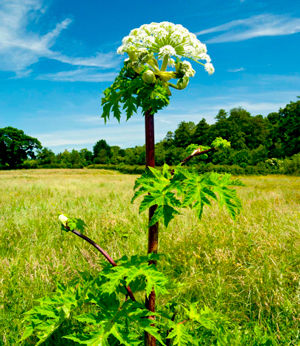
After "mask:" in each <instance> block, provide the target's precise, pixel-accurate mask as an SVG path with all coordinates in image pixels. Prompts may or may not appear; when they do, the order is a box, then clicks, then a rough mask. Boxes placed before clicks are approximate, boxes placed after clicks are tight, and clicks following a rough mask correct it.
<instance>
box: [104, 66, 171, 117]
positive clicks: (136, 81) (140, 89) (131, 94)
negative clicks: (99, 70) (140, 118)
mask: <svg viewBox="0 0 300 346" xmlns="http://www.w3.org/2000/svg"><path fill="white" fill-rule="evenodd" d="M145 70H146V69H145ZM121 104H122V105H123V108H122V109H123V110H124V111H125V112H126V116H127V120H128V119H130V118H131V117H132V115H133V113H136V112H137V109H138V108H139V107H141V109H142V112H143V114H145V112H146V111H148V110H150V111H151V113H152V114H154V113H157V112H158V111H159V110H160V109H162V108H163V107H165V106H167V105H168V104H169V95H168V91H167V89H166V88H165V87H164V86H163V82H162V81H160V80H159V79H158V80H157V81H156V83H153V84H148V83H145V82H144V81H143V79H142V73H141V74H137V73H135V72H134V71H133V70H132V69H130V68H127V67H126V66H124V67H123V68H122V69H121V71H120V74H119V76H118V77H117V78H116V79H115V81H114V83H113V84H112V85H111V86H110V87H109V88H107V89H106V90H105V91H104V97H103V98H102V106H103V114H102V116H101V117H102V118H104V121H105V122H106V121H107V120H108V119H109V117H110V113H111V112H112V113H113V116H114V117H115V118H116V119H117V120H118V121H120V119H121Z"/></svg>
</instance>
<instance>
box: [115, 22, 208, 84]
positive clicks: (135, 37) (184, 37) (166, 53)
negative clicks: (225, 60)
mask: <svg viewBox="0 0 300 346" xmlns="http://www.w3.org/2000/svg"><path fill="white" fill-rule="evenodd" d="M117 52H118V54H124V53H127V54H128V56H129V59H130V61H131V65H128V67H131V68H132V69H133V70H134V71H135V72H136V73H138V74H140V73H141V72H142V71H144V67H147V68H148V69H151V70H152V71H153V73H155V77H156V78H155V79H153V81H155V80H156V79H157V78H160V79H161V80H163V81H166V80H169V79H170V78H171V77H172V78H177V79H180V80H181V82H180V84H181V87H180V89H182V87H183V85H187V84H188V83H186V82H185V83H182V79H183V78H184V79H185V80H186V78H190V77H193V76H194V75H195V70H193V68H192V65H191V64H190V62H188V61H182V60H181V59H182V58H188V59H191V60H192V61H195V62H197V63H199V64H201V65H203V66H204V67H205V70H206V71H207V72H208V73H209V74H212V73H213V72H214V67H213V65H212V64H211V59H210V56H209V55H208V54H207V49H206V45H205V44H203V43H201V42H200V41H199V40H198V38H197V36H196V35H195V34H193V33H190V32H189V31H188V30H187V29H186V28H184V27H183V26H182V25H180V24H177V25H176V24H173V23H170V22H161V23H151V24H144V25H142V26H141V27H139V28H137V29H133V30H131V32H130V34H129V35H128V36H126V37H124V38H123V40H122V45H121V46H120V47H119V48H118V51H117ZM173 58H175V59H176V61H175V60H174V59H173ZM158 60H162V63H161V66H160V68H159V65H158ZM201 61H204V63H202V62H201ZM168 66H169V67H175V69H176V73H178V76H176V74H174V71H166V70H167V67H168ZM161 72H163V74H161ZM169 72H170V73H172V75H171V74H170V78H169V77H168V76H167V75H166V73H169ZM162 76H163V77H162ZM145 82H146V81H145ZM146 83H149V82H148V80H147V82H146ZM168 86H172V87H174V85H173V84H170V83H169V84H168Z"/></svg>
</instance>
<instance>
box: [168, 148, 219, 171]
mask: <svg viewBox="0 0 300 346" xmlns="http://www.w3.org/2000/svg"><path fill="white" fill-rule="evenodd" d="M216 150H217V149H216V148H210V149H207V150H203V151H200V149H197V150H195V151H194V152H193V153H192V154H191V155H189V156H188V157H186V158H185V159H183V160H182V161H181V162H180V165H181V166H183V165H185V164H186V163H187V162H188V161H190V160H191V159H192V158H193V157H195V156H199V155H203V154H207V153H210V152H212V151H216ZM171 174H172V175H173V174H174V169H172V171H171Z"/></svg>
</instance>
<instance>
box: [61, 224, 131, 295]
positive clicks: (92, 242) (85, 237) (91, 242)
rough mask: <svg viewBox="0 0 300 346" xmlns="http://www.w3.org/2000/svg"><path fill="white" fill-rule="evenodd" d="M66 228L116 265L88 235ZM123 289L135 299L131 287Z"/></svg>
mask: <svg viewBox="0 0 300 346" xmlns="http://www.w3.org/2000/svg"><path fill="white" fill-rule="evenodd" d="M66 228H68V229H69V230H70V231H71V232H72V233H74V234H76V235H77V236H78V237H80V238H82V239H84V240H85V241H87V242H88V243H90V244H91V245H93V246H94V248H96V249H97V250H98V251H99V252H101V254H102V255H103V256H104V257H105V258H106V259H107V260H108V262H109V263H110V264H111V265H112V266H114V267H116V266H117V263H116V262H115V261H114V260H113V259H112V258H111V257H110V256H109V254H108V253H107V252H106V251H105V250H103V249H102V248H101V247H100V246H99V245H98V244H97V243H95V242H94V241H93V240H92V239H90V238H89V237H87V236H86V235H84V234H81V233H80V232H78V231H76V230H75V229H73V230H71V229H70V228H69V227H66ZM125 289H126V291H127V293H128V295H129V297H130V299H131V300H132V301H135V297H134V295H133V293H132V291H131V288H130V287H129V286H127V287H126V286H125Z"/></svg>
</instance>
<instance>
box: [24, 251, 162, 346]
mask: <svg viewBox="0 0 300 346" xmlns="http://www.w3.org/2000/svg"><path fill="white" fill-rule="evenodd" d="M149 259H152V260H153V259H157V255H150V256H149V257H147V256H146V257H137V256H134V257H132V258H131V259H129V260H128V258H126V257H123V258H121V259H120V260H119V261H117V263H118V266H117V267H114V268H111V266H110V264H104V268H103V270H102V271H101V272H100V273H99V274H98V276H96V277H95V278H93V277H91V276H90V275H89V274H87V273H82V274H81V279H80V280H79V279H78V280H76V281H71V282H70V283H69V285H68V286H67V287H63V286H61V285H59V286H58V289H57V291H56V292H55V293H54V294H52V295H50V296H49V297H47V298H43V299H40V300H38V302H39V303H40V305H38V306H35V307H34V308H33V309H32V310H30V311H29V312H27V313H25V316H26V317H25V319H24V321H25V323H26V328H25V331H24V334H23V336H22V338H21V339H20V342H21V341H23V340H27V339H28V338H31V339H32V338H38V342H37V344H36V345H40V344H42V343H43V342H45V341H46V340H48V339H49V338H50V337H51V335H52V334H53V333H54V332H55V331H56V330H58V329H59V328H60V327H61V325H62V324H63V323H64V322H65V321H66V320H68V319H74V320H77V321H78V322H80V323H81V329H82V331H85V332H84V333H80V334H77V333H73V334H71V335H67V336H64V337H65V338H66V339H70V340H73V341H76V342H78V343H80V344H83V345H107V346H109V345H126V346H129V345H130V346H131V345H141V342H142V335H143V332H144V331H147V332H148V333H150V334H151V335H153V336H155V337H156V339H157V340H158V341H159V342H160V343H161V345H164V342H163V341H162V339H161V336H160V334H159V333H158V329H157V327H156V321H153V320H151V319H148V318H147V316H150V315H153V313H152V312H150V311H149V310H147V309H145V307H144V306H143V304H142V303H140V302H137V301H131V300H125V301H124V299H122V297H123V293H126V291H125V290H124V288H123V286H124V284H126V285H130V286H131V287H133V288H135V289H141V287H142V288H144V289H145V290H146V294H147V295H149V294H150V293H151V291H152V289H154V290H155V292H156V294H165V293H167V290H166V284H167V282H168V280H167V279H166V277H165V276H164V275H163V274H162V273H161V272H159V271H158V270H157V268H156V266H155V265H154V264H152V265H148V261H149ZM134 291H135V290H134ZM91 306H92V308H90V307H91ZM82 310H83V311H84V312H83V313H82Z"/></svg>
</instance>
